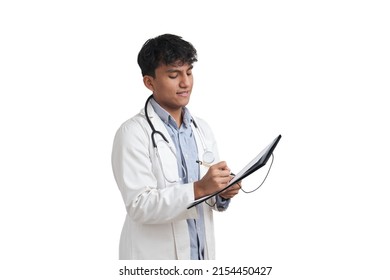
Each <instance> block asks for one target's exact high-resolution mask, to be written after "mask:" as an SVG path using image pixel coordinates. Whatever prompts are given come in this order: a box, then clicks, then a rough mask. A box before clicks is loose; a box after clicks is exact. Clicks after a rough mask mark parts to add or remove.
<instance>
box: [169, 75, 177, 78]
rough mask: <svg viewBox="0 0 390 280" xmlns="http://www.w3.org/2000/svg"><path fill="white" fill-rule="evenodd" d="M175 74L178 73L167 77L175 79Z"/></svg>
mask: <svg viewBox="0 0 390 280" xmlns="http://www.w3.org/2000/svg"><path fill="white" fill-rule="evenodd" d="M177 76H178V75H169V76H168V77H169V78H170V79H176V78H177Z"/></svg>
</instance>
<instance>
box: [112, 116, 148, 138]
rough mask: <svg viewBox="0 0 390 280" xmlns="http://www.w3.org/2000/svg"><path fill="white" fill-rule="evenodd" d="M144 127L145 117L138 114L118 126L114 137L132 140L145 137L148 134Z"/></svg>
mask: <svg viewBox="0 0 390 280" xmlns="http://www.w3.org/2000/svg"><path fill="white" fill-rule="evenodd" d="M146 127H147V121H146V119H145V116H144V115H142V114H141V113H138V114H136V115H135V116H133V117H131V118H130V119H128V120H126V121H125V122H123V123H122V124H121V125H120V126H119V128H118V130H117V132H116V137H119V136H121V135H126V137H130V138H133V137H137V136H140V135H143V134H145V135H147V134H148V132H147V130H146Z"/></svg>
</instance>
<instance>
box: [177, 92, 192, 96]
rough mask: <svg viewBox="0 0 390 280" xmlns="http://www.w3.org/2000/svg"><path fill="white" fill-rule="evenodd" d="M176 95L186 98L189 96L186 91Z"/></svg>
mask: <svg viewBox="0 0 390 280" xmlns="http://www.w3.org/2000/svg"><path fill="white" fill-rule="evenodd" d="M176 94H177V95H179V96H181V97H188V96H190V93H189V92H188V91H183V92H178V93H176Z"/></svg>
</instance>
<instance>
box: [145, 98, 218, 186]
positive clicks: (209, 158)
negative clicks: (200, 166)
mask: <svg viewBox="0 0 390 280" xmlns="http://www.w3.org/2000/svg"><path fill="white" fill-rule="evenodd" d="M152 98H153V95H151V96H149V97H148V99H147V100H146V103H145V108H144V110H145V116H146V120H147V122H148V124H149V126H150V128H151V129H152V133H151V134H150V138H151V139H152V144H153V148H154V152H155V154H156V157H157V159H158V162H159V165H160V168H161V170H162V173H163V176H164V178H165V180H167V181H168V182H169V183H178V182H180V181H181V180H182V178H179V180H172V179H169V178H167V176H166V175H165V172H164V167H163V164H162V161H161V157H160V153H159V152H158V148H157V143H156V136H157V135H159V136H160V137H161V138H162V139H163V140H164V143H165V144H166V145H168V147H169V149H170V151H171V152H172V153H173V154H174V155H175V158H177V156H176V152H175V151H174V150H173V148H172V146H171V145H170V144H169V141H168V139H167V138H166V137H165V135H164V134H163V133H162V132H161V131H158V130H156V129H155V128H154V125H153V124H152V121H151V120H150V118H149V115H148V108H147V107H148V103H149V101H150V99H152ZM191 123H193V124H194V127H195V130H196V131H197V132H198V135H199V139H200V141H201V142H202V147H203V151H204V152H203V155H202V163H206V164H211V163H212V162H214V153H213V152H212V151H211V150H209V149H208V148H207V146H206V142H205V139H204V135H203V133H202V131H201V130H200V129H199V127H198V125H197V124H196V122H195V120H194V119H193V118H191ZM181 168H182V169H183V174H184V177H186V176H187V173H186V169H185V168H184V166H183V164H182V166H181Z"/></svg>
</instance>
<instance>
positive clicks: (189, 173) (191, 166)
mask: <svg viewBox="0 0 390 280" xmlns="http://www.w3.org/2000/svg"><path fill="white" fill-rule="evenodd" d="M150 103H151V105H152V107H153V109H154V111H155V112H156V114H157V115H158V116H159V117H160V119H161V120H162V121H163V122H164V124H165V127H166V128H167V130H168V133H169V135H170V136H171V139H172V141H173V143H174V144H175V148H176V152H177V155H176V156H177V166H178V171H179V176H180V178H181V180H182V183H183V184H186V183H191V182H195V181H198V180H199V179H200V178H199V174H200V172H199V164H198V163H197V162H196V161H197V160H198V159H199V158H198V148H197V145H196V141H195V137H194V132H193V131H192V127H191V120H192V117H191V114H190V112H189V110H188V109H187V108H183V124H182V125H181V126H180V127H178V126H177V124H176V121H175V119H174V118H173V117H172V116H171V115H170V114H169V113H168V112H167V111H166V110H164V109H163V108H162V107H161V106H160V105H159V104H158V103H157V102H156V101H155V100H154V99H153V98H152V99H151V101H150ZM229 202H230V200H222V199H221V198H219V197H217V206H218V208H219V209H221V208H227V206H228V205H229ZM196 207H197V211H198V214H199V215H198V219H188V220H187V224H188V229H189V233H190V243H191V259H192V260H203V259H204V247H205V226H204V215H203V206H202V205H201V204H198V205H197V206H196Z"/></svg>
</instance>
